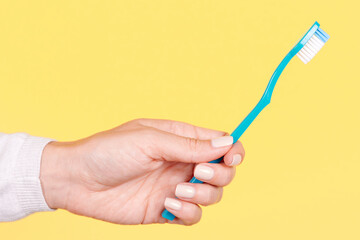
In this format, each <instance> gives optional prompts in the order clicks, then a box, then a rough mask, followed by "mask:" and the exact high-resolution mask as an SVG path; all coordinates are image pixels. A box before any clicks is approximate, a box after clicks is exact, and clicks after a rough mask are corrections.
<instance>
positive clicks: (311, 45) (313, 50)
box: [296, 22, 330, 64]
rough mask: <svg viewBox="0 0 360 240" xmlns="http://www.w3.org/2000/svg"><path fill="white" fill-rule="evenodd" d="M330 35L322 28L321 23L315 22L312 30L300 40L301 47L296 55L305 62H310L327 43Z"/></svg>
mask: <svg viewBox="0 0 360 240" xmlns="http://www.w3.org/2000/svg"><path fill="white" fill-rule="evenodd" d="M329 38H330V36H329V35H328V34H327V33H326V32H325V31H324V30H322V29H321V28H320V24H319V23H318V22H315V23H314V25H313V26H312V27H311V28H310V30H309V31H308V32H307V33H306V34H305V35H304V37H302V39H301V40H300V41H299V42H298V46H299V47H301V46H302V47H301V49H299V50H298V53H297V54H296V56H298V57H299V58H300V60H301V61H303V63H305V64H306V63H308V62H310V60H311V59H312V58H313V57H314V56H315V55H316V54H317V53H318V52H319V51H320V49H321V48H322V47H323V46H324V45H325V43H326V42H327V40H329Z"/></svg>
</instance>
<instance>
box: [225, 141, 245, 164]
mask: <svg viewBox="0 0 360 240" xmlns="http://www.w3.org/2000/svg"><path fill="white" fill-rule="evenodd" d="M244 157H245V150H244V147H243V145H242V144H241V142H239V141H238V142H236V143H234V144H233V146H232V147H231V149H230V150H229V151H228V152H227V153H226V155H225V156H224V162H225V164H226V165H228V166H236V165H239V164H240V163H242V161H243V159H244Z"/></svg>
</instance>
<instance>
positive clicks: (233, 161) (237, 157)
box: [230, 154, 242, 166]
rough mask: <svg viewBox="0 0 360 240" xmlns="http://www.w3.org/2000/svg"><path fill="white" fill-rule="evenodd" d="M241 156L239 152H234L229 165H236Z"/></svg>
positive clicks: (239, 161)
mask: <svg viewBox="0 0 360 240" xmlns="http://www.w3.org/2000/svg"><path fill="white" fill-rule="evenodd" d="M241 160H242V157H241V155H240V154H234V155H233V158H232V162H231V163H230V166H236V165H239V164H240V163H241Z"/></svg>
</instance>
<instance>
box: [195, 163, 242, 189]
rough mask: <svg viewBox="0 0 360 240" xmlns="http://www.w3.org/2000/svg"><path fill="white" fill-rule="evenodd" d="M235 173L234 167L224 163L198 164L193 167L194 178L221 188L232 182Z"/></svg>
mask: <svg viewBox="0 0 360 240" xmlns="http://www.w3.org/2000/svg"><path fill="white" fill-rule="evenodd" d="M235 172H236V169H235V167H229V166H226V165H225V164H224V163H200V164H198V165H197V166H196V167H195V170H194V176H195V177H196V178H197V179H199V180H201V181H203V182H206V183H209V184H211V185H215V186H219V187H223V186H226V185H228V184H229V183H230V182H231V181H232V180H233V178H234V176H235Z"/></svg>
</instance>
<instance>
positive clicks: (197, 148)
mask: <svg viewBox="0 0 360 240" xmlns="http://www.w3.org/2000/svg"><path fill="white" fill-rule="evenodd" d="M158 133H159V135H158V137H157V139H156V141H154V145H155V146H154V150H155V152H154V153H155V155H156V156H154V157H158V158H160V159H164V160H166V161H177V162H185V163H200V162H209V161H212V160H215V159H218V158H220V157H222V156H224V155H225V154H226V153H227V152H228V151H229V150H230V148H231V145H232V144H233V137H232V136H223V137H219V138H214V139H210V140H200V139H197V138H190V137H184V136H179V135H176V134H172V133H168V132H163V131H158Z"/></svg>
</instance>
